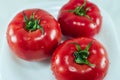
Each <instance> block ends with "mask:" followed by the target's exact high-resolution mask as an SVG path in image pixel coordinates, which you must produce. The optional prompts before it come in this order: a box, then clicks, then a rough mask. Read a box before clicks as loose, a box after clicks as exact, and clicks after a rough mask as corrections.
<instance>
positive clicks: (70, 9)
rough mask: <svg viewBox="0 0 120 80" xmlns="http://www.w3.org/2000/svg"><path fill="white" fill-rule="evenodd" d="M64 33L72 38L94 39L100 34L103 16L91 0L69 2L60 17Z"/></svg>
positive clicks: (60, 12) (62, 9) (63, 7)
mask: <svg viewBox="0 0 120 80" xmlns="http://www.w3.org/2000/svg"><path fill="white" fill-rule="evenodd" d="M58 22H59V23H60V27H61V30H62V33H63V34H64V35H65V36H70V37H93V36H95V35H96V34H98V33H99V32H100V29H101V26H102V15H101V13H100V10H99V8H98V6H97V5H95V4H94V3H92V2H90V1H89V0H69V2H68V3H66V4H65V5H64V6H62V8H61V10H60V11H59V15H58Z"/></svg>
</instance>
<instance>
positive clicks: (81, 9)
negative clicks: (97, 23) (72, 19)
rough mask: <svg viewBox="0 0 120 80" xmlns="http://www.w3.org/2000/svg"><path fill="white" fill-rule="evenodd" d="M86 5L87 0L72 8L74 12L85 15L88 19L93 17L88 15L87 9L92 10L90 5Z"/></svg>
mask: <svg viewBox="0 0 120 80" xmlns="http://www.w3.org/2000/svg"><path fill="white" fill-rule="evenodd" d="M85 6H86V0H84V3H83V4H82V5H81V6H77V7H76V8H75V9H74V10H71V12H73V13H74V14H76V15H78V16H85V17H87V18H88V19H91V18H90V16H89V15H87V11H89V10H90V7H88V8H85Z"/></svg>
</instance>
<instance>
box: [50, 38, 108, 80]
mask: <svg viewBox="0 0 120 80" xmlns="http://www.w3.org/2000/svg"><path fill="white" fill-rule="evenodd" d="M92 40H94V39H92V38H84V37H82V38H76V39H72V40H67V41H65V42H63V43H62V44H61V45H60V46H59V47H58V48H57V49H56V51H55V52H54V54H53V57H52V65H51V66H52V67H51V68H52V71H53V74H54V75H55V77H56V80H103V78H104V77H105V75H106V74H107V71H108V68H109V60H108V56H107V52H106V50H105V48H104V47H103V46H102V45H101V44H100V43H99V42H98V41H96V40H94V41H93V43H92V46H91V47H90V49H89V54H90V55H89V57H88V60H89V61H90V62H91V63H92V64H94V65H95V66H92V67H91V66H88V65H85V64H83V65H80V64H77V63H75V60H74V55H73V53H74V51H76V47H75V45H73V44H70V43H72V42H76V43H78V44H80V46H81V49H84V48H85V47H86V45H88V43H89V42H91V41H92Z"/></svg>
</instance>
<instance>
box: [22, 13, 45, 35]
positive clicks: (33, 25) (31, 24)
mask: <svg viewBox="0 0 120 80" xmlns="http://www.w3.org/2000/svg"><path fill="white" fill-rule="evenodd" d="M23 16H24V21H25V23H26V26H25V29H26V30H27V31H30V32H32V31H36V30H37V29H40V30H41V31H42V34H43V33H44V29H43V27H42V26H41V25H40V20H39V19H35V17H34V16H35V13H32V15H31V16H30V19H28V17H27V15H26V14H25V12H24V11H23Z"/></svg>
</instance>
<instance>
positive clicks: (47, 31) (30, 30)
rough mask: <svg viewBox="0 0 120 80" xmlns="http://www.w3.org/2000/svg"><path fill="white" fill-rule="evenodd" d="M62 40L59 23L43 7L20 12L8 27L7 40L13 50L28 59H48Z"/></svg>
mask: <svg viewBox="0 0 120 80" xmlns="http://www.w3.org/2000/svg"><path fill="white" fill-rule="evenodd" d="M60 40H61V30H60V26H59V23H58V22H57V21H56V20H55V19H54V17H53V16H52V15H50V14H49V13H48V12H46V11H44V10H42V9H27V10H24V11H21V12H19V13H18V14H17V15H16V16H15V17H14V18H13V20H12V21H11V22H10V23H9V25H8V29H7V41H8V44H9V46H10V48H11V50H12V51H13V52H14V53H15V54H16V55H17V56H18V57H20V58H22V59H24V60H28V61H38V60H44V59H48V58H49V57H50V56H51V55H52V53H53V51H54V49H55V48H56V47H57V45H58V43H59V41H60Z"/></svg>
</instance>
